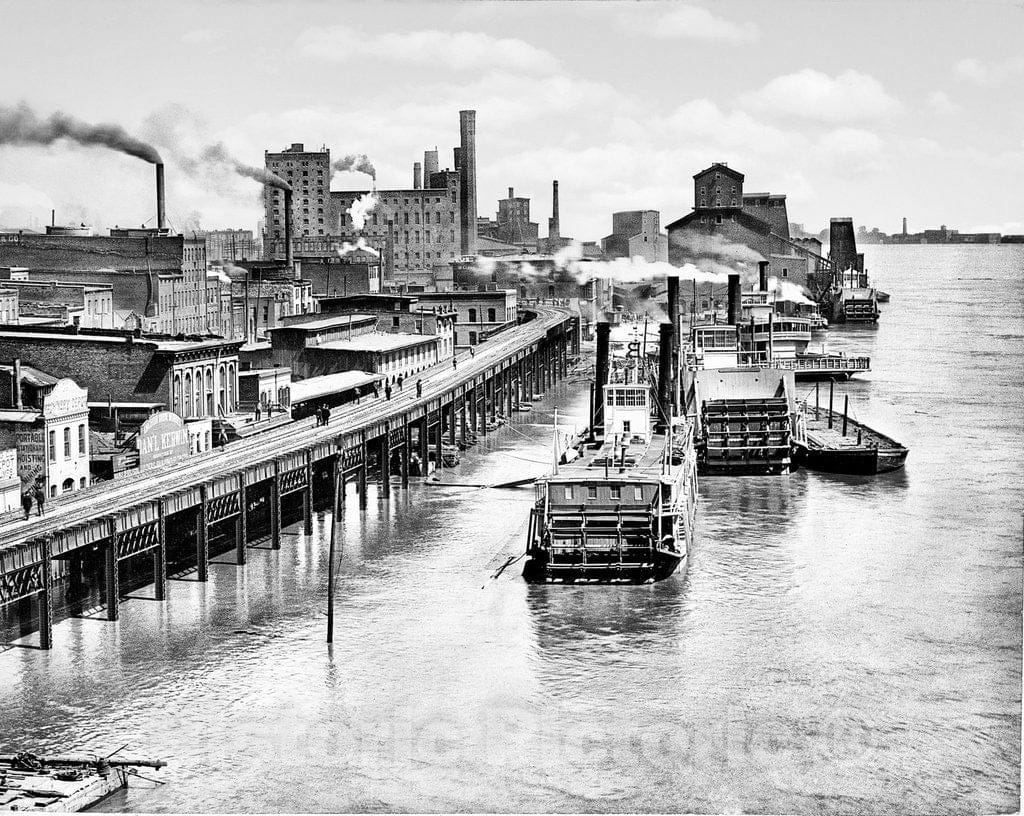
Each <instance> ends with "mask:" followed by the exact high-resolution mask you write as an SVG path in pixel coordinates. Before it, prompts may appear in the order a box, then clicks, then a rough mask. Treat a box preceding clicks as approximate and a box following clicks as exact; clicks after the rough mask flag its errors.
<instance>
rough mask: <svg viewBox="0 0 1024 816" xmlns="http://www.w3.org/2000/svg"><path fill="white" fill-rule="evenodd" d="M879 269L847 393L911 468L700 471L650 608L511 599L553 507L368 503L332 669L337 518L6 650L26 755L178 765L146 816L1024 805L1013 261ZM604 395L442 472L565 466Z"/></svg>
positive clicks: (936, 253) (494, 498) (148, 797)
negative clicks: (568, 428)
mask: <svg viewBox="0 0 1024 816" xmlns="http://www.w3.org/2000/svg"><path fill="white" fill-rule="evenodd" d="M868 251H869V253H879V254H878V257H869V259H868V263H869V266H870V267H871V269H872V270H873V272H874V274H875V275H876V276H877V277H878V279H879V280H878V283H879V285H880V286H881V287H882V288H883V289H885V290H886V291H888V292H890V293H891V294H892V302H891V303H890V304H888V305H886V306H883V310H884V311H883V316H882V322H881V323H880V324H879V326H878V327H877V328H874V329H870V330H863V329H856V328H853V329H848V328H836V329H833V330H832V331H831V332H830V336H829V341H828V342H829V344H830V345H831V346H832V347H834V348H837V349H845V350H847V351H848V352H850V353H854V352H858V353H867V354H870V355H871V357H872V362H873V367H874V371H873V372H872V374H871V375H870V377H869V378H865V379H864V380H863V381H859V382H858V381H854V382H852V383H843V384H842V385H841V386H839V387H837V394H840V395H841V394H843V393H847V392H848V393H850V394H851V398H852V404H853V405H854V407H855V410H856V412H857V415H858V416H859V417H861V418H862V419H864V420H865V421H868V422H869V423H870V424H877V425H878V427H879V428H880V429H882V430H885V431H887V432H891V433H892V435H893V436H895V437H896V438H897V439H899V440H901V441H903V442H905V443H906V444H907V445H908V446H909V447H910V448H911V453H910V458H909V460H908V464H907V468H906V471H905V472H896V473H893V474H886V475H884V476H881V477H878V478H873V479H872V478H857V477H852V478H850V477H836V476H831V475H825V474H817V473H811V472H806V471H801V472H799V473H796V474H792V475H791V476H789V477H782V478H761V477H745V478H740V479H712V478H706V479H703V480H702V481H701V485H700V494H701V505H700V512H699V516H698V527H699V537H698V541H697V544H696V546H695V547H694V551H693V553H692V554H691V564H690V569H689V572H688V574H687V576H686V577H685V578H680V577H679V576H673V577H672V578H670V579H668V580H666V581H663V582H661V583H659V584H655V585H649V586H639V587H634V586H622V587H618V586H616V587H590V586H586V587H564V586H544V585H542V586H527V585H526V584H525V583H524V582H523V581H522V579H521V578H520V577H519V575H518V571H517V570H516V568H515V567H511V568H509V569H508V570H506V571H505V573H503V574H502V575H501V577H500V578H499V579H497V580H493V581H491V580H488V578H489V576H490V575H491V574H492V573H493V572H494V570H495V569H496V568H497V567H498V566H499V565H500V564H502V563H503V562H504V561H505V560H506V559H507V558H508V556H509V555H518V554H519V553H520V552H522V549H523V546H524V542H525V535H526V520H527V516H528V512H529V507H530V504H531V502H532V496H533V494H532V490H530V489H529V488H526V489H519V490H482V489H476V488H472V487H470V488H465V487H443V486H438V485H434V484H415V485H413V486H412V487H411V488H410V489H409V490H408V491H402V490H400V489H398V488H395V489H393V490H392V492H391V498H390V501H383V500H381V499H380V498H379V497H378V495H377V488H376V487H375V486H373V485H371V487H370V494H369V508H368V509H367V510H366V511H364V512H360V511H359V509H358V502H357V500H356V496H355V494H354V493H350V494H349V497H348V498H349V501H348V503H347V507H346V512H345V516H344V520H343V524H342V529H341V536H340V542H339V545H340V549H341V554H340V557H339V561H338V570H337V575H338V597H337V604H336V613H337V618H336V621H335V624H336V630H335V644H334V647H333V649H331V650H328V649H327V647H326V645H325V644H324V636H325V609H326V607H325V596H326V576H327V562H326V559H327V534H328V532H329V529H330V517H329V516H328V515H326V514H323V513H320V514H317V516H316V518H315V524H314V532H313V535H312V536H310V537H306V536H305V535H303V534H302V533H301V525H298V526H295V527H292V528H290V529H289V531H288V532H287V534H286V535H285V536H284V540H283V542H282V544H283V546H282V549H281V550H278V551H273V550H266V549H253V550H251V551H250V553H249V561H248V563H247V564H246V565H245V567H243V568H237V567H235V566H232V565H224V564H217V565H214V566H212V567H211V574H210V581H209V583H207V584H205V585H203V584H200V583H198V582H195V581H172V582H170V587H169V600H168V602H167V603H156V602H153V601H147V600H132V601H129V602H128V603H126V604H124V605H123V606H122V608H121V620H120V621H119V622H117V623H113V624H111V623H107V622H105V621H100V620H87V619H72V620H67V621H63V622H61V623H60V624H59V625H58V626H57V628H56V631H55V642H56V648H55V649H54V650H53V651H52V652H50V653H44V652H39V651H35V650H27V649H11V650H9V651H7V652H4V653H0V711H3V715H2V717H3V718H2V720H0V722H2V723H3V728H2V729H0V751H9V750H20V749H23V748H36V749H42V750H75V749H96V748H102V747H108V746H109V747H108V750H110V751H112V750H114V749H115V748H117V747H119V746H120V745H122V744H124V743H125V742H128V743H129V747H130V749H131V750H132V751H133V752H138V753H146V754H155V755H160V756H164V757H166V758H168V759H170V760H171V762H172V765H171V766H170V767H169V768H167V769H165V771H163V772H161V775H160V778H162V779H164V780H166V781H168V783H169V784H167V785H165V786H163V787H159V788H146V787H142V786H140V787H138V788H133V789H131V790H130V791H129V792H128V794H127V795H126V796H121V797H118V798H113V799H111V800H108V802H107V803H106V804H105V805H104V807H105V808H106V809H121V810H144V811H227V812H238V811H253V810H256V811H314V812H325V811H363V810H417V811H446V810H479V811H492V810H499V811H500V810H517V811H552V810H553V811H600V810H615V811H631V810H640V811H644V810H659V811H665V810H668V811H680V810H681V811H697V812H701V811H703V812H709V811H710V812H731V811H739V810H743V811H755V812H799V813H812V812H813V813H821V812H825V813H865V812H867V813H878V812H891V811H914V812H918V811H920V812H930V813H931V812H954V811H961V810H962V811H971V812H982V811H984V812H995V811H1003V810H1007V809H1008V808H1012V807H1016V803H1017V800H1016V795H1017V785H1016V780H1017V778H1018V765H1019V758H1020V736H1019V735H1020V680H1021V672H1020V662H1021V649H1020V637H1021V573H1020V537H1019V536H1020V507H1019V496H1016V495H1014V494H1013V492H1012V491H1010V490H1002V489H1000V488H1005V487H1006V486H1008V485H1018V484H1020V481H1021V477H1022V475H1024V474H1022V467H1024V461H1022V457H1020V456H1019V451H1020V449H1021V447H1022V444H1021V443H1022V436H1021V434H1022V428H1024V416H1022V415H1021V411H1022V408H1021V405H1022V401H1021V399H1020V394H1021V386H1022V382H1021V378H1022V376H1024V372H1022V371H1021V369H1020V366H1019V359H1020V353H1021V341H1020V331H1019V320H1020V317H1019V311H1018V308H1017V304H1019V301H1020V297H1019V294H1020V286H1021V282H1020V280H1019V278H1018V277H1016V276H1015V273H1014V269H1016V268H1019V267H1020V265H1021V256H1020V254H1019V253H1020V252H1021V248H1019V247H1017V248H1015V247H1009V246H1007V247H972V248H968V249H957V248H954V247H916V248H915V247H880V248H878V247H868ZM965 253H966V254H965ZM1011 253H1018V254H1016V255H1012V254H1011ZM1014 259H1016V260H1014ZM968 267H970V268H971V269H973V270H974V272H973V273H972V275H973V274H976V275H977V276H982V277H985V276H989V277H993V278H996V280H994V281H990V282H985V281H971V282H969V283H963V284H962V283H960V282H959V281H957V280H956V278H957V277H958V276H960V275H962V274H963V270H965V269H967V268H968ZM979 270H980V271H979ZM937 278H941V279H942V280H941V283H942V285H937V283H936V281H937ZM967 286H969V287H970V288H971V292H972V296H971V297H968V296H967V293H966V291H965V288H964V287H967ZM1010 286H1015V287H1017V289H1016V292H1017V296H1015V297H1007V295H1006V292H1005V291H1004V290H1005V289H1006V288H1007V287H1010ZM986 287H988V288H986ZM979 298H980V305H978V304H979V300H978V299H979ZM935 326H942V327H943V332H942V335H941V336H940V335H938V334H937V333H936V332H935ZM951 395H955V398H953V397H951ZM587 397H588V395H587V392H586V384H575V385H573V386H571V387H570V388H568V389H566V390H563V391H560V392H559V393H557V394H556V395H555V397H554V399H553V400H549V401H546V402H545V403H544V404H538V406H537V410H535V411H534V412H532V413H527V414H522V415H519V417H518V418H517V420H516V422H515V424H514V425H513V426H512V427H508V428H505V429H503V430H502V431H501V432H500V433H498V434H495V435H491V436H488V437H487V438H486V439H484V440H483V441H482V443H481V446H480V448H479V449H477V450H474V451H473V452H472V453H471V454H470V455H468V456H467V457H465V458H464V460H463V464H462V465H460V467H459V468H458V469H456V470H455V471H454V472H453V473H452V474H451V475H450V479H451V480H452V481H457V482H459V483H460V484H470V485H473V484H479V485H486V484H493V483H495V482H501V481H509V480H512V479H517V478H522V477H524V476H527V475H531V474H540V473H543V472H545V471H546V469H547V467H548V462H549V461H550V447H549V445H550V439H551V428H550V422H551V410H552V405H553V404H554V403H555V402H557V403H558V405H559V409H560V411H559V413H560V415H562V414H563V413H564V414H570V413H571V414H577V415H580V414H585V413H586V408H585V406H586V401H587ZM517 566H518V565H517ZM134 594H138V593H134Z"/></svg>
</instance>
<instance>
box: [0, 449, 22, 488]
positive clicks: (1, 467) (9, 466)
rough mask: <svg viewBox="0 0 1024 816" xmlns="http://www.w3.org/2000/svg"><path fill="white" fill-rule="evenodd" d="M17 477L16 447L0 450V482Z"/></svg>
mask: <svg viewBox="0 0 1024 816" xmlns="http://www.w3.org/2000/svg"><path fill="white" fill-rule="evenodd" d="M17 478H18V449H17V448H7V449H6V450H0V484H2V483H4V482H13V481H14V480H15V479H17Z"/></svg>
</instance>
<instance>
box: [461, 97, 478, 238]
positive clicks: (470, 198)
mask: <svg viewBox="0 0 1024 816" xmlns="http://www.w3.org/2000/svg"><path fill="white" fill-rule="evenodd" d="M459 134H460V136H461V140H460V141H461V145H460V147H461V162H462V163H461V165H460V167H459V209H460V210H461V213H462V254H463V255H476V215H477V212H476V111H473V110H464V111H459Z"/></svg>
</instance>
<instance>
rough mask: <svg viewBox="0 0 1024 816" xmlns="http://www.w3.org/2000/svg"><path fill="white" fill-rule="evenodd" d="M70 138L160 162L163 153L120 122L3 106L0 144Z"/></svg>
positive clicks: (145, 159)
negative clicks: (41, 114) (96, 121)
mask: <svg viewBox="0 0 1024 816" xmlns="http://www.w3.org/2000/svg"><path fill="white" fill-rule="evenodd" d="M60 139H68V140H70V141H72V142H77V143H78V144H80V145H86V146H90V147H106V148H109V149H111V150H116V151H118V152H120V153H125V154H127V155H129V156H134V157H135V158H137V159H142V160H143V161H147V162H149V163H150V164H158V163H159V162H160V154H159V153H158V152H157V150H156V148H155V147H153V146H152V145H151V144H147V143H146V142H144V141H142V140H141V139H136V138H135V137H134V136H129V135H128V132H127V131H126V130H125V129H124V128H123V127H121V126H120V125H114V124H110V123H107V122H101V123H100V124H98V125H94V124H90V123H89V122H83V121H82V120H81V119H76V118H75V117H73V116H69V115H68V114H66V113H60V112H57V113H51V114H50V115H49V116H48V117H47V118H45V119H41V118H39V116H38V115H37V114H36V113H35V111H33V110H32V109H31V108H30V107H29V106H28V105H26V104H25V103H24V102H22V103H21V104H19V105H18V106H17V107H13V108H10V107H0V144H16V145H49V144H53V143H54V142H56V141H58V140H60Z"/></svg>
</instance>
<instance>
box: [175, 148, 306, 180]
mask: <svg viewBox="0 0 1024 816" xmlns="http://www.w3.org/2000/svg"><path fill="white" fill-rule="evenodd" d="M179 161H180V163H181V166H182V169H184V170H185V172H186V173H188V174H189V175H192V176H196V175H199V174H200V173H201V172H202V171H203V168H204V167H205V166H208V165H211V164H215V165H220V166H222V167H230V168H231V169H232V170H234V171H235V172H236V173H238V175H240V176H245V177H246V178H251V179H253V180H254V181H258V182H259V183H260V184H266V185H267V186H269V187H276V188H277V189H278V190H291V189H292V188H291V185H290V184H289V183H288V182H287V181H285V180H284V179H283V178H281V177H280V176H279V175H277V174H275V173H271V172H270V171H269V170H266V169H264V168H262V167H252V166H251V165H248V164H242V162H240V161H238V159H236V158H235V157H234V156H232V155H231V154H230V153H228V149H227V148H226V147H225V146H224V143H223V142H217V143H216V144H212V145H210V146H209V147H207V148H205V149H204V150H203V152H202V153H200V154H199V158H197V159H193V158H185V157H181V158H180V159H179Z"/></svg>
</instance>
